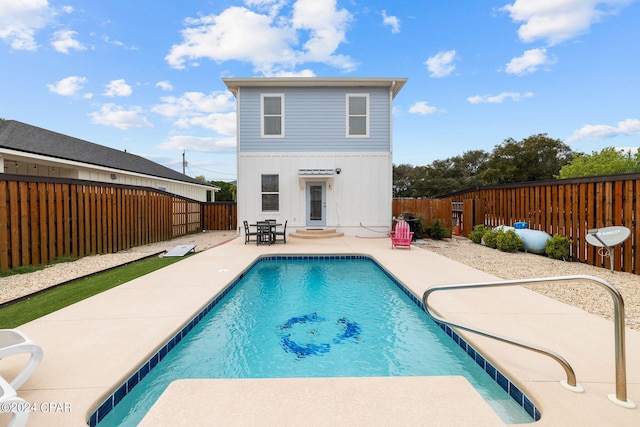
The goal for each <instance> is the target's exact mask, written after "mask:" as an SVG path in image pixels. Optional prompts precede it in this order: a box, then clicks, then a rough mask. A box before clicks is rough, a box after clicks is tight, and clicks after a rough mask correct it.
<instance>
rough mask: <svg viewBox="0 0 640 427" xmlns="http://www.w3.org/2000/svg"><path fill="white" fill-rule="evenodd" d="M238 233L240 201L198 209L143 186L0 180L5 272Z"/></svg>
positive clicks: (0, 248) (0, 262)
mask: <svg viewBox="0 0 640 427" xmlns="http://www.w3.org/2000/svg"><path fill="white" fill-rule="evenodd" d="M235 228H236V206H235V203H228V202H224V203H200V202H197V201H194V200H190V199H186V198H182V197H178V196H175V195H172V194H169V193H166V192H163V191H159V190H155V189H152V188H145V187H131V186H122V185H109V184H105V183H97V182H88V181H79V180H63V179H55V178H42V177H25V176H17V175H7V174H3V175H2V176H1V178H0V270H9V269H12V268H16V267H19V266H24V265H42V264H46V263H49V262H52V261H54V260H55V259H56V258H61V257H83V256H86V255H90V254H103V253H113V252H117V251H121V250H124V249H129V248H132V247H135V246H140V245H145V244H149V243H155V242H160V241H164V240H169V239H172V238H175V237H179V236H183V235H185V234H190V233H195V232H199V231H201V230H235Z"/></svg>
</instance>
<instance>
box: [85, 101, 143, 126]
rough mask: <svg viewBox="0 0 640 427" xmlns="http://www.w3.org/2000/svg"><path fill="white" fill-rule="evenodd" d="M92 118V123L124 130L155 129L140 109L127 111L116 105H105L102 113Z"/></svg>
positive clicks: (97, 113)
mask: <svg viewBox="0 0 640 427" xmlns="http://www.w3.org/2000/svg"><path fill="white" fill-rule="evenodd" d="M90 116H91V122H92V123H95V124H98V125H104V126H113V127H117V128H118V129H122V130H128V129H149V128H152V127H153V125H152V124H151V123H150V122H149V121H148V120H147V118H146V117H144V116H142V109H141V108H140V107H132V108H130V109H128V110H125V109H124V108H123V107H120V106H117V105H115V104H104V105H103V106H102V107H101V108H100V111H98V112H93V113H91V114H90Z"/></svg>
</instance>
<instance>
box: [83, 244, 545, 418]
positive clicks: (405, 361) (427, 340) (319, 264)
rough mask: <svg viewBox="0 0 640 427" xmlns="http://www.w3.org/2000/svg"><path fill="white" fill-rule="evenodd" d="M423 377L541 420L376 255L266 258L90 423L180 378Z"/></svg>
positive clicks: (151, 399)
mask: <svg viewBox="0 0 640 427" xmlns="http://www.w3.org/2000/svg"><path fill="white" fill-rule="evenodd" d="M187 332H188V334H187ZM452 338H454V339H452ZM169 350H170V351H169ZM470 356H471V357H470ZM151 367H153V369H150V368H151ZM414 375H427V376H428V375H431V376H445V375H461V376H464V377H465V378H467V380H468V381H469V382H470V383H471V384H472V385H473V386H474V387H475V388H476V390H477V391H478V392H479V393H480V394H481V395H482V396H483V397H484V399H485V400H486V401H487V402H488V403H489V404H490V405H491V406H492V407H493V408H494V410H495V411H496V412H497V413H498V415H500V417H501V418H502V419H503V420H504V421H505V423H508V424H511V423H524V422H531V421H533V419H539V417H540V414H539V412H538V411H537V409H536V408H535V407H534V406H533V404H532V403H531V401H530V400H529V399H527V398H526V396H524V395H523V394H522V392H520V390H518V389H517V388H516V387H515V386H514V385H513V384H512V383H511V382H510V381H508V380H507V379H506V378H505V377H504V376H503V375H502V374H501V373H500V372H498V371H497V370H496V369H495V368H494V367H493V366H491V365H490V364H489V362H487V361H486V360H485V359H484V358H483V357H482V356H481V355H480V354H479V353H477V352H476V351H475V350H474V349H472V348H471V346H469V345H467V344H466V342H464V341H463V340H462V339H461V338H460V337H459V336H458V335H457V334H455V333H454V332H453V331H451V329H449V328H448V327H447V328H445V330H443V329H442V328H440V326H438V325H437V324H436V323H434V322H433V320H431V319H430V318H429V317H428V316H427V315H426V313H425V312H424V310H423V309H422V307H421V302H420V300H419V299H418V298H416V297H415V296H413V295H412V294H411V293H410V292H409V291H407V290H406V289H405V288H404V286H402V285H401V284H400V283H399V282H397V281H396V280H395V279H393V278H392V277H391V276H390V275H389V274H387V273H386V272H385V271H384V270H383V269H382V268H381V267H380V266H379V265H378V264H377V263H376V262H375V261H373V260H372V259H370V258H368V257H364V256H271V257H262V258H260V259H259V260H258V261H256V262H255V263H254V264H253V265H252V266H251V268H249V269H248V270H247V271H246V273H244V274H243V275H241V276H240V277H239V278H238V279H237V280H236V281H234V282H233V283H232V284H231V285H230V286H229V287H228V288H227V289H226V290H225V292H223V295H221V296H219V297H217V298H216V300H214V301H212V302H211V304H209V305H208V307H207V308H206V309H205V310H204V311H203V312H202V313H200V314H199V315H198V316H196V318H194V320H193V321H192V322H190V323H189V325H188V326H187V327H186V328H185V329H184V330H183V331H182V332H181V333H180V334H178V335H177V336H176V337H175V338H173V339H172V340H170V341H169V342H168V343H167V345H166V346H164V347H163V348H162V349H161V350H160V351H159V352H158V353H157V354H156V355H155V356H154V357H153V358H151V359H150V361H149V362H147V363H146V364H145V365H143V366H142V367H141V368H140V370H138V372H137V373H136V374H135V375H134V376H132V377H131V378H130V379H129V380H128V381H127V382H126V383H125V384H123V385H122V386H121V387H119V388H118V389H117V390H116V391H115V392H114V393H113V394H112V396H111V397H110V399H108V400H107V401H106V402H105V403H103V404H102V405H101V406H100V408H98V410H97V411H96V412H95V413H94V414H93V415H92V417H91V419H90V420H89V424H90V425H96V424H97V425H98V426H100V427H103V426H122V425H132V426H133V425H137V423H139V422H140V420H141V419H142V418H143V417H144V415H145V414H146V413H147V411H148V410H149V409H150V408H151V406H152V405H153V404H154V403H155V401H156V400H157V399H158V397H159V396H160V394H161V393H162V392H163V391H164V390H165V388H166V387H167V386H168V385H169V384H170V383H171V382H172V381H174V380H177V379H185V378H281V377H282V378H291V377H369V376H414ZM516 400H517V401H518V402H516ZM532 417H533V418H532Z"/></svg>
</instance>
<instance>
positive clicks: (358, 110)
mask: <svg viewBox="0 0 640 427" xmlns="http://www.w3.org/2000/svg"><path fill="white" fill-rule="evenodd" d="M347 136H353V137H358V136H360V137H363V136H369V95H366V94H365V95H353V94H347Z"/></svg>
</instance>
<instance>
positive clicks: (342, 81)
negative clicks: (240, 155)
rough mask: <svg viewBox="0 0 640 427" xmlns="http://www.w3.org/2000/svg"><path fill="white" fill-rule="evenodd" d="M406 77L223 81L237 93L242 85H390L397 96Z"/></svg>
mask: <svg viewBox="0 0 640 427" xmlns="http://www.w3.org/2000/svg"><path fill="white" fill-rule="evenodd" d="M407 80H408V79H406V78H397V79H396V78H340V77H330V78H327V77H249V78H224V79H222V81H223V82H224V83H225V84H226V85H227V87H228V88H229V90H230V91H231V92H232V93H233V94H234V95H237V92H238V88H240V87H252V86H253V87H388V88H390V89H391V91H392V93H393V97H394V98H395V97H396V95H397V94H398V92H400V89H402V87H403V86H404V84H405V83H406V82H407Z"/></svg>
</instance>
